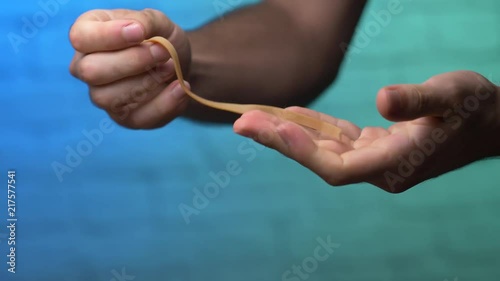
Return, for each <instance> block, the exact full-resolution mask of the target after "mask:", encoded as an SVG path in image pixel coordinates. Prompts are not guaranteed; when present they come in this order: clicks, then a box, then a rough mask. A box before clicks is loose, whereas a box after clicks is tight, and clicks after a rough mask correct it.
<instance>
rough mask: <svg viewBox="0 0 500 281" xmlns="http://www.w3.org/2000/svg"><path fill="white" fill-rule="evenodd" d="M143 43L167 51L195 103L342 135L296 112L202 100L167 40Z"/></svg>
mask: <svg viewBox="0 0 500 281" xmlns="http://www.w3.org/2000/svg"><path fill="white" fill-rule="evenodd" d="M144 42H152V43H158V44H160V45H161V46H163V47H164V48H165V49H167V51H168V52H169V53H170V57H171V58H172V60H173V61H174V66H175V73H176V75H177V79H178V80H179V84H180V86H181V87H182V89H183V90H184V91H185V92H186V94H187V95H189V96H190V97H191V98H192V99H194V100H196V101H197V102H199V103H201V104H203V105H206V106H209V107H212V108H215V109H219V110H225V111H229V112H233V113H237V114H243V113H245V112H248V111H251V110H261V111H264V112H266V113H269V114H272V115H274V116H277V117H279V118H282V119H285V120H288V121H291V122H294V123H296V124H299V125H302V126H304V127H307V128H310V129H313V130H316V131H318V132H319V133H321V134H324V135H327V136H330V137H332V138H335V139H339V140H340V137H341V134H342V130H341V129H340V128H339V127H336V126H334V125H332V124H330V123H327V122H324V121H322V120H319V119H317V118H313V117H310V116H307V115H304V114H300V113H297V112H293V111H290V110H285V109H283V108H279V107H274V106H268V105H258V104H237V103H225V102H215V101H211V100H207V99H205V98H202V97H200V96H198V95H196V94H195V93H193V92H191V90H189V88H188V87H187V86H186V84H185V83H184V77H183V75H182V69H181V64H180V61H179V56H178V54H177V51H176V50H175V47H174V46H173V45H172V43H170V41H168V40H167V39H165V38H163V37H160V36H156V37H152V38H150V39H147V40H145V41H144Z"/></svg>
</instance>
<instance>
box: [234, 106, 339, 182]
mask: <svg viewBox="0 0 500 281" xmlns="http://www.w3.org/2000/svg"><path fill="white" fill-rule="evenodd" d="M234 131H235V132H236V133H237V134H240V135H243V136H246V137H249V138H253V139H254V140H256V141H257V142H259V143H261V144H263V145H265V146H268V147H270V148H273V149H276V150H277V151H279V152H280V153H282V154H283V155H285V156H287V157H289V158H291V159H294V160H295V161H297V162H298V163H300V164H302V165H303V166H305V167H307V168H309V169H311V170H312V171H313V172H315V173H317V174H318V175H319V176H320V177H322V178H326V177H327V176H328V174H329V173H331V171H329V170H327V169H325V167H326V166H325V163H326V162H329V163H330V165H339V164H340V162H339V160H340V157H339V155H338V154H337V153H334V152H332V151H328V150H325V148H333V149H339V150H343V149H345V148H342V146H344V145H345V144H343V143H340V142H338V141H335V140H330V141H329V142H325V141H322V142H321V143H320V142H317V141H316V140H314V139H313V137H312V136H311V134H309V133H308V131H307V130H306V129H304V128H303V127H301V126H299V125H297V124H295V123H292V122H289V121H283V120H281V119H279V118H277V117H275V116H273V115H270V114H268V113H264V112H262V111H250V112H247V113H245V114H243V115H242V116H241V118H239V119H238V120H236V122H235V123H234ZM318 144H320V145H321V146H320V145H318ZM333 146H335V147H333Z"/></svg>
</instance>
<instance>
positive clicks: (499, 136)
mask: <svg viewBox="0 0 500 281" xmlns="http://www.w3.org/2000/svg"><path fill="white" fill-rule="evenodd" d="M495 88H496V98H495V99H494V101H493V102H494V103H495V108H496V122H495V128H494V131H493V135H494V140H495V141H494V142H493V152H494V155H493V156H500V87H498V86H495Z"/></svg>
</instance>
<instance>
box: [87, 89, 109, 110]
mask: <svg viewBox="0 0 500 281" xmlns="http://www.w3.org/2000/svg"><path fill="white" fill-rule="evenodd" d="M90 100H91V101H92V103H93V104H94V105H95V106H97V107H99V108H102V109H109V108H110V105H111V101H110V100H109V98H108V97H106V95H104V94H102V93H101V92H99V91H93V90H90Z"/></svg>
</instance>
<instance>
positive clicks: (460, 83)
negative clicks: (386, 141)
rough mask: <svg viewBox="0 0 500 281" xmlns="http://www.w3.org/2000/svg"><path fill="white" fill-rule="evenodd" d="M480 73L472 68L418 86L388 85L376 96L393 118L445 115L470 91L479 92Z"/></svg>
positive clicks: (438, 76)
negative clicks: (474, 71)
mask: <svg viewBox="0 0 500 281" xmlns="http://www.w3.org/2000/svg"><path fill="white" fill-rule="evenodd" d="M478 76H479V75H478V74H477V73H473V72H470V71H457V72H450V73H445V74H440V75H437V76H434V77H432V78H431V79H429V80H427V81H426V82H424V83H423V84H419V85H416V84H415V85H413V84H404V85H393V86H389V87H386V88H383V89H382V90H381V91H380V92H379V94H378V95H377V107H378V110H379V112H380V113H381V114H382V116H384V117H385V118H387V119H388V120H391V121H408V120H414V119H417V118H419V117H425V116H436V117H443V115H444V113H445V112H446V111H448V110H450V109H454V106H455V105H457V104H460V103H463V102H464V99H465V97H466V95H467V94H470V93H474V92H476V90H477V86H478V83H479V82H478Z"/></svg>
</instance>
